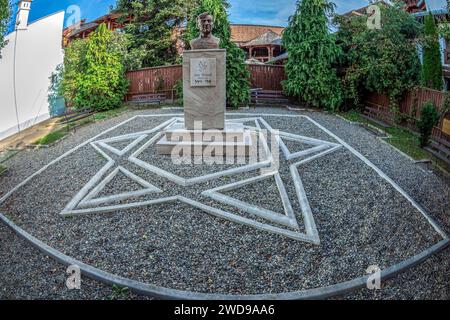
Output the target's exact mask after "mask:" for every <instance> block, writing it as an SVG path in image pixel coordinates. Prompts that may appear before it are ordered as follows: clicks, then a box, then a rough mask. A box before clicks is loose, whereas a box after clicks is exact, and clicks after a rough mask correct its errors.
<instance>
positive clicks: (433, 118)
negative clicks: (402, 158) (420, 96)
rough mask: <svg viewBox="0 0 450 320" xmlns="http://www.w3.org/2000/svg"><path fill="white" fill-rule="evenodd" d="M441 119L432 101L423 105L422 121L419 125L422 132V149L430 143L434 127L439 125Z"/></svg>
mask: <svg viewBox="0 0 450 320" xmlns="http://www.w3.org/2000/svg"><path fill="white" fill-rule="evenodd" d="M439 118H440V116H439V113H438V112H437V110H436V108H435V106H434V104H433V103H432V102H431V101H429V102H427V103H425V104H424V105H423V107H422V112H421V116H420V120H419V121H418V123H417V127H418V128H419V132H420V146H421V147H422V148H423V147H426V146H427V145H428V144H429V143H430V137H431V133H432V132H433V127H434V126H436V125H438V123H439Z"/></svg>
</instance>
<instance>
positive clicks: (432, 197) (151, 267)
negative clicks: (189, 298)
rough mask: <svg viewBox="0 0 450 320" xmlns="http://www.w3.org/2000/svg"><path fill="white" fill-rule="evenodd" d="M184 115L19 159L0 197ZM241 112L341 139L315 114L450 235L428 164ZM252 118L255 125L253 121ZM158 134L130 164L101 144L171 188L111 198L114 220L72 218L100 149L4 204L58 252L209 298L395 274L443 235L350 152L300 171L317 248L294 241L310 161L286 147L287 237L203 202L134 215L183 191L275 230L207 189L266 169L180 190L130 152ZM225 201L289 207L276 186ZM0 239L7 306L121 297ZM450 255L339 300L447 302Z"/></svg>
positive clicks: (302, 227)
mask: <svg viewBox="0 0 450 320" xmlns="http://www.w3.org/2000/svg"><path fill="white" fill-rule="evenodd" d="M179 113H180V111H179V110H153V111H150V110H147V111H132V112H131V111H130V112H128V113H126V114H123V115H121V116H119V117H117V118H114V119H110V120H106V121H103V122H101V123H98V124H95V125H91V126H87V127H84V128H81V129H79V130H78V131H77V132H76V133H75V134H74V135H72V136H70V137H69V138H67V139H65V140H64V141H62V142H61V143H59V144H57V145H56V146H54V147H52V148H49V149H45V150H33V151H27V152H22V153H21V154H20V155H19V156H17V157H15V158H13V159H12V160H10V163H8V164H7V165H8V166H9V168H10V169H9V171H8V172H7V173H6V174H5V175H3V176H2V177H0V197H2V196H4V195H5V194H7V192H9V191H10V190H12V189H13V188H14V187H15V186H16V185H18V184H19V183H21V182H22V181H23V180H24V179H25V178H27V177H28V176H30V175H31V174H33V173H35V172H36V171H37V170H39V169H40V168H41V167H43V166H44V165H47V164H48V163H50V162H51V161H53V160H54V159H56V158H58V157H59V156H61V155H63V154H64V153H65V152H67V151H69V150H71V149H72V148H74V147H76V146H78V145H80V144H81V143H83V142H85V141H86V140H88V139H90V138H92V137H94V136H96V135H98V134H100V133H102V132H103V131H105V130H107V129H110V128H112V127H113V126H115V125H118V124H120V123H122V122H123V121H126V120H129V119H131V118H132V117H133V116H136V115H147V116H149V117H136V118H134V119H132V120H129V121H128V122H127V123H125V124H123V125H121V126H119V127H117V128H116V129H114V130H111V131H109V132H107V133H106V134H104V135H102V136H99V137H98V138H97V139H94V140H93V141H94V142H95V141H98V140H102V139H108V138H112V137H117V136H121V135H127V134H132V133H135V132H141V131H145V130H149V129H152V128H155V127H157V126H159V125H161V124H162V123H164V122H166V121H169V120H170V119H173V118H174V117H176V115H175V114H179ZM238 113H239V114H233V113H228V114H227V116H228V118H227V119H229V120H233V119H245V118H249V119H250V118H254V117H259V118H261V119H263V121H265V122H267V123H268V124H269V125H270V126H271V127H272V128H274V129H277V130H280V131H282V132H286V133H289V134H293V135H300V136H305V137H308V138H312V139H319V140H321V141H325V142H327V143H331V144H339V141H337V140H336V139H335V138H334V137H333V136H330V135H329V134H328V133H326V132H324V131H323V130H321V129H320V128H319V127H318V126H316V125H314V123H313V122H311V121H309V120H308V119H307V118H301V117H296V116H298V115H305V116H308V117H310V118H311V119H312V120H314V121H316V122H317V123H318V124H320V125H321V126H323V127H325V128H326V129H328V130H329V131H331V132H332V133H333V134H334V135H336V136H337V137H339V138H340V139H342V140H343V141H345V142H346V143H347V144H349V145H350V146H351V147H353V148H354V149H356V151H358V152H359V153H360V154H361V155H363V156H364V157H365V158H367V159H368V160H369V161H370V162H372V163H373V164H374V165H375V166H376V167H378V168H379V169H380V170H381V171H383V172H384V173H385V174H386V175H387V176H389V177H390V178H391V179H392V180H393V181H395V183H397V184H398V185H399V186H400V187H401V188H402V189H403V190H405V192H406V193H407V194H408V195H409V196H411V198H412V199H414V200H415V201H416V202H417V203H419V204H420V206H421V207H423V208H424V209H425V211H426V212H427V213H428V214H429V215H430V217H431V218H432V219H433V220H434V221H436V224H437V226H438V227H440V228H441V230H442V231H443V232H444V233H447V234H448V233H449V232H450V213H449V211H448V208H449V207H450V206H449V204H450V203H449V202H450V195H449V191H450V189H449V184H448V181H446V180H445V179H444V178H441V177H438V176H437V175H436V174H434V173H433V172H431V171H430V170H429V169H428V168H427V167H426V166H424V165H419V164H415V163H414V162H412V161H411V160H410V159H409V158H407V157H405V156H404V155H403V154H401V153H399V152H398V151H397V150H395V149H393V148H392V147H391V146H389V145H387V144H385V143H383V142H382V141H380V140H379V139H378V138H377V137H375V136H373V135H372V134H371V133H369V132H368V131H366V130H364V129H363V128H361V127H359V126H358V125H356V124H353V123H349V122H347V121H345V120H343V119H341V118H339V117H336V116H334V115H328V114H323V113H299V112H294V111H288V110H285V109H277V108H258V109H249V110H241V111H238ZM164 114H167V115H164ZM244 114H245V115H244ZM155 115H158V116H155ZM179 115H181V114H179ZM251 122H252V121H249V123H246V124H247V125H252V123H251ZM260 123H263V122H262V121H260ZM253 125H254V124H253ZM150 137H151V135H149V137H148V138H150ZM148 138H146V139H143V140H142V141H139V142H138V143H137V144H136V145H135V146H133V148H132V149H131V150H130V152H129V153H127V154H126V155H124V156H118V155H117V154H114V152H111V150H107V149H105V148H102V147H101V146H100V147H99V149H100V150H102V152H103V153H106V155H107V156H108V157H110V158H111V159H112V160H113V161H114V163H115V166H122V167H124V168H126V169H127V170H129V171H130V172H132V173H133V174H135V175H137V176H138V177H140V178H142V179H144V180H145V181H146V182H148V183H150V184H151V185H153V186H155V187H157V188H158V189H160V190H161V192H160V193H147V194H144V195H139V196H135V197H131V198H125V197H124V198H123V199H118V200H117V201H114V202H112V203H108V206H117V209H114V210H110V211H108V210H104V211H106V212H93V213H89V214H85V215H80V216H78V215H75V216H73V217H63V216H61V215H60V213H61V212H64V210H65V208H66V206H67V205H68V204H69V203H71V201H73V200H72V199H74V197H75V196H76V195H77V193H79V192H80V190H82V189H83V187H84V186H85V185H86V184H88V183H89V182H90V181H91V180H92V179H93V178H92V177H94V176H95V175H96V173H97V172H99V171H100V170H101V169H102V168H103V167H104V166H105V164H106V163H107V161H106V160H105V157H104V156H102V155H101V153H99V151H98V150H96V149H95V148H93V147H92V145H91V144H86V145H84V146H82V147H80V148H78V149H77V150H75V151H74V152H72V153H70V154H67V156H65V157H63V158H61V159H60V161H58V162H56V163H54V164H53V165H51V166H49V167H48V168H47V169H46V170H44V171H42V172H41V173H40V174H38V175H36V176H35V177H34V178H33V179H31V180H30V181H28V182H27V183H26V184H24V185H23V186H22V187H21V188H19V189H17V190H16V191H15V192H13V193H12V194H10V196H9V197H8V198H6V199H5V201H4V202H3V203H2V204H0V212H1V213H3V214H5V216H7V217H8V218H9V219H11V220H12V221H13V222H14V223H16V224H17V225H18V226H19V227H21V228H23V229H24V230H25V231H26V232H28V233H30V234H31V235H33V236H34V237H36V238H38V239H39V240H41V241H43V242H44V243H46V244H48V245H49V246H51V247H53V248H55V249H57V250H59V251H60V252H62V253H64V254H66V255H68V256H70V257H73V258H75V259H77V260H80V261H82V262H84V263H87V264H89V265H92V266H94V267H97V268H99V269H101V270H104V271H107V272H110V273H112V274H115V275H118V276H121V277H125V278H130V279H133V280H137V281H141V282H144V283H150V284H154V285H158V286H162V287H167V288H173V289H179V290H188V291H194V292H202V293H221V294H263V293H282V292H291V291H300V290H306V289H311V288H317V287H323V286H329V285H333V284H336V283H339V282H343V281H348V280H351V279H354V278H357V277H361V276H364V275H365V274H366V269H367V268H368V267H369V266H371V265H377V266H379V267H380V268H381V269H385V268H387V267H389V266H392V265H395V264H398V263H400V262H402V261H403V260H405V259H408V258H411V257H412V256H414V255H417V254H419V253H421V252H422V251H424V250H425V249H427V248H429V247H431V246H433V245H435V244H436V243H438V242H439V241H440V240H442V235H440V234H439V232H438V230H436V229H435V228H433V226H432V224H430V223H429V221H428V220H427V219H426V218H425V217H424V215H423V214H422V213H421V212H420V211H419V210H418V209H417V208H416V207H415V206H414V205H413V204H412V203H411V202H410V201H408V199H406V198H405V197H404V196H403V195H402V194H400V193H399V192H398V190H396V189H395V188H394V187H393V186H392V185H391V184H390V183H388V182H387V181H386V180H385V179H383V178H382V177H380V175H379V174H377V173H376V172H375V171H374V170H373V169H372V168H370V167H369V166H368V165H367V164H366V163H364V162H363V161H361V159H360V158H358V157H357V156H355V154H354V153H353V152H351V150H349V149H348V148H346V147H341V148H339V149H337V150H335V151H334V152H332V153H330V154H327V155H324V156H323V157H320V158H317V159H314V160H313V161H310V162H307V163H305V164H304V165H301V166H300V167H298V172H299V175H300V177H301V180H302V182H303V185H304V189H305V192H306V196H307V198H308V201H309V206H310V207H311V212H312V216H313V218H314V222H315V225H316V226H317V231H318V236H319V238H320V244H313V243H308V242H307V241H301V240H298V239H297V240H296V239H292V238H290V237H289V236H285V234H292V233H299V234H304V233H307V229H308V228H307V224H308V222H307V221H305V215H304V208H303V207H302V203H300V202H299V200H298V197H297V193H296V186H295V183H294V180H293V179H292V177H291V171H290V166H291V165H292V164H293V163H295V162H297V161H299V160H302V159H301V158H299V159H293V160H286V159H285V157H284V155H283V154H282V153H281V154H280V163H279V165H280V166H279V175H280V178H281V180H282V182H283V183H284V187H285V189H286V194H287V197H288V198H289V200H290V203H291V205H292V209H293V212H294V217H295V220H296V222H297V223H298V228H292V227H291V226H285V225H280V224H276V223H275V224H276V228H277V230H279V233H275V234H274V233H270V232H267V231H264V230H261V229H258V228H254V227H252V226H251V225H245V224H238V223H235V222H233V221H229V220H226V219H223V218H221V217H218V216H214V215H211V214H208V213H207V212H205V211H204V210H201V209H200V208H199V207H194V206H191V205H188V204H187V203H182V202H179V201H174V202H170V203H160V204H154V205H141V206H135V207H127V205H129V204H133V203H148V202H151V201H154V200H155V199H158V198H170V197H174V196H178V195H182V196H183V197H186V198H189V199H192V200H194V201H196V202H198V203H201V204H202V205H205V206H208V207H213V208H217V209H220V210H221V211H224V212H229V213H232V214H233V215H236V216H239V217H243V218H245V219H247V220H251V221H256V222H257V223H259V224H271V225H272V226H273V225H274V223H273V222H271V223H268V222H267V221H266V220H265V219H263V218H262V217H261V216H257V215H255V214H254V213H252V212H251V211H246V210H243V209H242V208H237V207H236V206H233V205H232V204H229V203H228V204H227V203H223V202H220V201H217V200H214V199H211V198H209V197H207V196H206V195H205V194H204V193H202V192H203V191H205V190H210V189H214V188H218V187H221V186H224V185H228V184H231V183H235V182H238V181H242V180H246V179H252V178H255V177H257V176H258V175H259V171H258V170H253V171H248V172H242V173H239V174H237V175H229V176H228V175H227V176H223V177H218V178H216V179H213V180H210V181H206V182H202V183H197V184H194V185H192V186H189V187H183V186H180V185H179V184H177V183H174V182H173V181H170V180H169V179H166V178H164V177H161V176H159V175H157V174H155V172H152V171H149V170H147V169H145V168H143V167H142V166H139V165H136V163H130V162H129V161H128V156H130V154H132V153H133V152H135V151H136V150H137V149H139V148H141V147H143V145H144V144H145V143H146V142H147V141H148ZM268 140H270V139H268ZM283 142H285V143H286V146H287V148H288V149H289V151H302V150H305V148H308V146H305V145H304V144H303V143H300V142H298V141H290V140H286V141H284V140H283ZM259 143H261V141H259ZM268 145H269V146H272V143H271V142H270V141H269V142H268ZM111 146H112V147H114V148H116V149H117V150H121V149H123V148H125V147H126V146H127V143H124V142H118V143H116V144H112V143H111ZM309 147H310V146H309ZM260 157H261V156H260ZM137 158H138V159H139V160H141V161H144V162H146V163H149V164H152V165H154V166H157V167H158V168H161V169H163V170H165V171H168V172H172V173H174V174H176V175H177V176H180V177H183V178H187V179H189V178H195V177H198V176H202V175H205V174H211V173H214V172H218V171H222V170H228V169H230V168H236V167H239V165H232V166H230V165H214V166H209V165H204V164H203V165H191V166H180V165H175V164H173V163H172V162H171V159H170V157H165V156H160V155H158V154H156V152H155V149H154V148H153V145H150V146H149V147H148V148H145V149H144V151H143V152H142V153H141V154H140V155H139V156H138V157H137ZM259 160H260V161H261V160H263V159H262V158H261V159H259ZM241 166H242V165H241ZM140 188H142V186H140V185H138V184H136V183H135V181H133V182H130V181H129V179H128V180H127V177H126V176H124V175H122V174H118V175H117V176H116V177H115V179H114V180H112V181H111V183H109V184H107V186H105V188H103V189H102V190H101V191H100V192H99V193H98V194H97V195H96V196H97V198H102V197H103V198H104V197H108V196H110V195H112V194H123V193H124V192H125V193H126V192H136V191H137V190H139V189H140ZM223 194H225V195H226V196H229V197H232V198H233V199H238V200H239V201H240V202H244V203H248V204H250V205H254V206H256V207H259V208H264V209H267V210H270V211H273V212H276V213H277V214H280V215H283V202H282V201H281V200H280V196H279V194H278V190H277V184H275V180H274V179H267V180H264V181H259V182H258V183H255V184H250V185H248V186H245V187H243V188H239V189H235V190H231V191H227V192H223ZM80 208H81V207H80ZM80 208H79V209H80ZM81 209H83V208H81ZM75 211H76V210H75ZM0 245H1V246H0V253H1V254H0V256H1V258H0V267H1V270H2V271H3V272H2V273H1V274H0V283H2V288H1V290H0V298H8V299H9V298H53V299H59V298H69V299H70V298H86V299H89V298H107V297H108V296H111V294H112V293H111V292H112V289H111V288H110V287H109V286H106V285H104V284H100V283H98V282H96V281H93V280H88V279H85V278H83V285H82V290H80V291H77V292H73V291H68V290H67V289H65V287H64V281H65V277H66V274H65V268H64V267H63V266H62V265H60V264H59V263H56V262H55V261H53V260H51V259H49V258H46V257H45V256H44V255H42V254H41V253H39V252H38V251H37V250H36V249H34V248H32V247H31V246H30V244H29V243H27V242H25V241H23V240H20V239H19V238H18V237H17V236H16V235H14V234H13V233H12V232H11V231H10V230H9V229H8V228H7V227H5V226H3V225H1V226H0ZM449 261H450V260H449V249H448V248H447V249H446V250H444V251H442V252H440V253H439V254H438V255H436V256H433V257H431V258H429V259H428V260H427V261H426V262H424V263H423V264H421V265H419V266H417V267H415V268H413V269H411V270H408V271H407V272H405V273H403V274H400V275H398V276H397V277H395V278H394V279H392V280H388V281H386V282H384V283H383V288H382V290H380V291H378V292H376V293H373V292H370V291H368V290H360V291H357V292H355V293H351V294H349V295H347V296H344V297H342V298H348V299H358V298H374V299H382V298H405V299H411V298H425V299H426V298H437V299H448V298H449V291H450V288H449V280H450V276H449V274H450V272H449V271H450V270H449ZM24 279H26V281H25V280H24ZM127 297H128V298H140V297H138V296H134V295H129V296H127Z"/></svg>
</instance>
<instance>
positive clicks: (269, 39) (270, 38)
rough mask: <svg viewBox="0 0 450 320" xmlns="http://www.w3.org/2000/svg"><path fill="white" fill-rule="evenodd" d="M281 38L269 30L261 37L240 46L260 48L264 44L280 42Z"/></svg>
mask: <svg viewBox="0 0 450 320" xmlns="http://www.w3.org/2000/svg"><path fill="white" fill-rule="evenodd" d="M280 38H281V36H280V35H279V34H278V33H275V32H273V31H272V30H269V31H267V32H265V33H263V34H262V35H260V36H258V37H256V38H255V39H253V40H251V41H249V42H245V43H243V44H241V46H243V47H251V46H260V45H266V44H275V42H276V41H278V40H280Z"/></svg>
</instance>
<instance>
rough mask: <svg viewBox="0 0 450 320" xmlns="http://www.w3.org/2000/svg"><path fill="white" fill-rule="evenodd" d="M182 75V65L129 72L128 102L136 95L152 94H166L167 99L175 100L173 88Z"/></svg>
mask: <svg viewBox="0 0 450 320" xmlns="http://www.w3.org/2000/svg"><path fill="white" fill-rule="evenodd" d="M182 75H183V69H182V66H181V65H173V66H167V67H155V68H145V69H140V70H136V71H129V72H127V75H126V76H127V79H128V81H129V82H130V87H129V89H128V94H127V100H130V99H131V98H132V97H133V96H136V95H142V94H150V93H166V98H167V99H173V98H174V97H173V95H174V91H173V87H174V86H175V84H176V83H177V81H178V80H180V79H181V78H182Z"/></svg>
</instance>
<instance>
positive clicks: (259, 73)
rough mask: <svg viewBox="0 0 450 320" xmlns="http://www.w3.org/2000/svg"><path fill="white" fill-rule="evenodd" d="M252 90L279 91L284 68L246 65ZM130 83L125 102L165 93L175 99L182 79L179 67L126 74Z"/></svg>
mask: <svg viewBox="0 0 450 320" xmlns="http://www.w3.org/2000/svg"><path fill="white" fill-rule="evenodd" d="M248 69H249V71H250V74H251V76H250V81H251V87H252V88H261V89H263V90H270V91H281V90H282V87H281V81H283V80H284V79H285V74H284V66H271V65H253V64H252V65H248ZM126 76H127V79H128V80H129V82H130V87H129V89H128V94H127V100H131V99H132V98H133V96H138V95H144V94H152V93H166V98H167V99H172V100H173V98H174V97H175V96H174V95H175V92H174V90H173V88H174V86H175V84H176V83H177V81H178V80H180V79H182V77H183V70H182V66H181V65H173V66H166V67H155V68H145V69H140V70H136V71H130V72H128V73H127V75H126Z"/></svg>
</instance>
